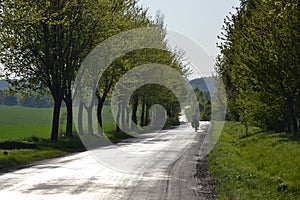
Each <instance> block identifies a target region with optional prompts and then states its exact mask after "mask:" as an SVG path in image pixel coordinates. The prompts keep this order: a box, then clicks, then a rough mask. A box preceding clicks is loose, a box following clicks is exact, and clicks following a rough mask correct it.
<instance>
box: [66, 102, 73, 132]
mask: <svg viewBox="0 0 300 200" xmlns="http://www.w3.org/2000/svg"><path fill="white" fill-rule="evenodd" d="M65 104H66V107H67V126H66V136H67V137H72V136H73V133H72V132H73V130H72V129H73V107H72V99H71V97H68V98H66V99H65Z"/></svg>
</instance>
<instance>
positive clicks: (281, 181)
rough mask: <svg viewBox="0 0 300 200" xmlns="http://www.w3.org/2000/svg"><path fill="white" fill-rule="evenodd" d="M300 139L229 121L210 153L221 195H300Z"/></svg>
mask: <svg viewBox="0 0 300 200" xmlns="http://www.w3.org/2000/svg"><path fill="white" fill-rule="evenodd" d="M299 155H300V139H299V138H297V137H294V136H292V135H290V134H287V133H274V132H271V131H263V130H262V129H260V128H257V127H249V133H248V136H246V135H245V128H244V126H243V125H242V124H241V123H237V122H226V123H225V126H224V129H223V132H222V134H221V136H220V139H219V141H218V143H217V145H216V146H215V148H214V150H213V151H212V152H211V153H210V154H209V166H210V169H211V172H212V174H213V176H214V179H215V182H216V187H217V192H218V195H219V198H220V199H232V200H234V199H274V200H276V199H282V200H289V199H290V200H295V199H300V167H299V166H300V159H299V158H298V157H299Z"/></svg>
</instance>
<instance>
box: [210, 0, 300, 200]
mask: <svg viewBox="0 0 300 200" xmlns="http://www.w3.org/2000/svg"><path fill="white" fill-rule="evenodd" d="M299 8H300V2H299V1H294V0H287V1H278V0H264V1H260V0H247V1H244V0H242V1H241V4H240V7H239V8H237V9H236V11H237V12H236V13H230V15H229V16H227V18H226V19H225V20H224V26H223V32H222V34H221V35H220V37H219V39H220V43H219V44H218V47H219V48H220V52H221V54H220V55H219V57H218V59H217V66H216V70H217V73H218V75H219V76H220V77H221V78H222V80H223V82H224V85H225V88H226V96H227V116H226V117H227V118H226V119H227V120H228V122H226V123H225V127H224V130H223V132H222V134H221V137H220V139H219V141H218V143H217V145H216V146H215V149H214V150H213V151H212V152H211V153H210V155H209V165H210V168H211V172H212V174H213V175H214V177H215V180H216V186H217V191H218V194H219V197H220V199H282V200H283V199H284V200H286V199H293V200H294V199H300V167H299V166H300V159H299V155H300V123H299V119H300V79H299V77H300V68H299V67H300V57H299V55H300V54H299V47H300V32H299V23H300V13H299V12H300V9H299Z"/></svg>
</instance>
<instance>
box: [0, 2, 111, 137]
mask: <svg viewBox="0 0 300 200" xmlns="http://www.w3.org/2000/svg"><path fill="white" fill-rule="evenodd" d="M105 2H106V1H101V2H100V1H96V0H80V1H79V0H61V1H40V0H38V1H27V0H20V1H14V0H1V3H0V6H1V11H2V14H1V16H0V29H1V33H0V42H1V62H2V63H3V64H4V68H5V71H6V75H7V76H8V77H10V76H11V75H16V76H17V77H18V79H19V81H18V83H22V84H23V86H24V85H27V86H29V87H30V88H31V89H33V88H39V86H43V87H46V88H47V89H49V91H50V93H51V95H52V97H53V99H54V110H53V120H52V132H51V140H52V141H56V140H57V139H58V126H59V114H60V107H61V103H62V101H63V100H64V101H65V103H66V106H67V111H68V117H67V119H68V121H67V131H66V132H67V135H69V136H70V135H71V134H72V100H71V85H72V81H73V79H74V76H75V75H76V71H77V69H78V68H79V66H80V63H81V60H82V59H83V58H84V57H85V55H87V53H88V52H89V51H90V50H91V49H92V48H93V47H94V45H95V43H96V42H97V41H98V40H99V37H98V36H99V35H98V33H99V32H100V31H101V23H100V21H99V19H101V16H103V13H104V14H105V9H100V8H103V3H105ZM108 3H109V1H107V4H108ZM104 7H105V6H104ZM95 8H97V9H95Z"/></svg>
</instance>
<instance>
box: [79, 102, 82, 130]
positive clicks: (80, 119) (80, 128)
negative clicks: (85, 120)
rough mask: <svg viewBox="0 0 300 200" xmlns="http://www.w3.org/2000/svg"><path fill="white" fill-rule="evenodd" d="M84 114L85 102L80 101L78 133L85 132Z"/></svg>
mask: <svg viewBox="0 0 300 200" xmlns="http://www.w3.org/2000/svg"><path fill="white" fill-rule="evenodd" d="M82 114H83V102H79V108H78V134H83V125H82Z"/></svg>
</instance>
